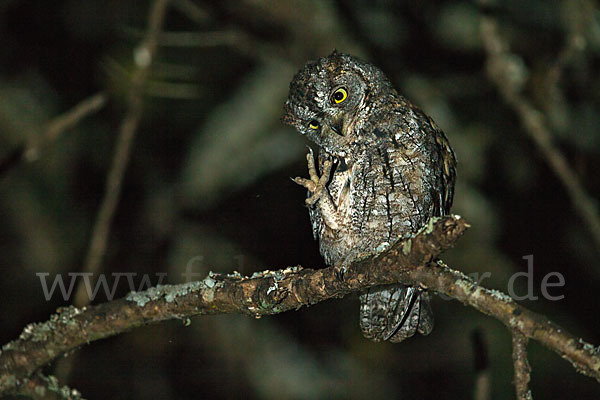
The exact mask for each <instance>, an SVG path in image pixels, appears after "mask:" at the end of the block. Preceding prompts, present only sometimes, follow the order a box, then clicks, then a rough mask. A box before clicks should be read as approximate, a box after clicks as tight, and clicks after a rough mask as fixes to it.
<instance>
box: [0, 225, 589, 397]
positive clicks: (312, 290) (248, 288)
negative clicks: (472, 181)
mask: <svg viewBox="0 0 600 400" xmlns="http://www.w3.org/2000/svg"><path fill="white" fill-rule="evenodd" d="M467 227H468V224H467V223H466V222H465V221H464V220H463V219H462V218H460V217H457V216H446V217H440V218H436V219H434V220H433V221H432V222H431V223H429V224H428V225H427V226H426V227H425V228H424V229H423V230H422V231H421V232H420V233H419V234H417V235H416V236H415V237H413V238H411V239H409V240H407V241H403V242H400V243H398V244H396V245H394V246H393V247H392V248H391V249H389V250H388V251H386V252H384V253H383V254H381V255H379V256H377V257H370V258H367V259H364V260H361V261H359V262H356V263H355V264H353V265H351V266H349V267H348V269H347V271H346V273H345V274H344V280H343V281H340V280H339V279H338V278H337V274H336V271H335V268H333V267H329V268H324V269H320V270H311V269H302V268H301V267H289V268H286V269H284V270H279V271H264V272H261V273H256V274H254V275H253V276H252V277H242V276H241V275H240V274H239V273H234V274H230V275H217V274H209V276H207V277H206V278H205V279H204V280H202V281H197V282H189V283H184V284H180V285H161V286H158V287H154V288H151V289H149V290H146V291H144V292H139V293H135V292H132V293H130V294H129V295H127V296H126V297H125V298H123V299H119V300H115V301H111V302H107V303H103V304H99V305H97V306H92V307H84V308H81V309H79V308H75V307H69V308H65V309H61V310H59V312H58V314H55V315H53V316H52V317H51V318H50V320H49V321H46V322H44V323H40V324H31V325H29V326H27V327H26V328H25V329H24V331H23V333H22V334H21V336H20V337H19V338H18V339H17V340H15V341H13V342H10V343H8V344H6V345H5V346H3V347H2V353H0V394H4V393H8V392H11V391H14V390H16V389H17V384H18V382H19V379H21V378H23V377H27V376H30V375H31V374H33V373H34V372H35V371H36V370H38V369H39V368H40V367H42V366H44V365H46V364H48V363H49V362H51V361H52V360H54V359H56V358H57V357H59V356H61V355H62V354H64V353H65V352H69V351H72V350H73V349H76V348H77V347H79V346H81V345H83V344H86V343H90V342H92V341H95V340H99V339H103V338H106V337H109V336H114V335H117V334H119V333H122V332H125V331H129V330H131V329H133V328H136V327H139V326H142V325H146V324H150V323H157V322H160V321H164V320H168V319H187V318H190V317H193V316H197V315H203V314H219V313H244V314H247V315H251V316H254V317H257V318H259V317H261V316H264V315H270V314H278V313H281V312H285V311H291V310H296V309H298V308H300V307H302V306H307V305H312V304H315V303H318V302H321V301H324V300H328V299H332V298H337V297H342V296H344V295H346V294H348V293H351V292H358V291H361V290H364V289H366V288H369V287H372V286H376V285H382V284H392V283H398V282H401V283H404V284H408V285H415V284H417V283H419V284H421V285H423V286H425V287H428V288H430V289H432V290H435V291H437V292H439V293H443V294H445V295H448V296H450V297H452V298H454V299H457V300H459V301H461V302H462V303H464V304H466V305H469V306H471V307H474V308H475V309H477V310H479V311H481V312H483V313H485V314H487V315H491V316H493V317H495V318H497V319H498V320H500V321H501V322H503V323H504V324H505V325H506V326H507V327H508V328H509V329H510V330H511V332H513V333H520V334H522V335H523V336H525V337H527V338H530V339H534V340H537V341H539V342H540V343H542V344H544V345H545V346H546V347H548V348H549V349H551V350H552V351H554V352H556V353H557V354H559V355H560V356H561V357H563V358H565V359H566V360H568V361H570V362H571V363H572V364H573V366H574V367H575V368H576V369H577V371H579V372H580V373H582V374H584V375H587V376H591V377H593V378H595V379H596V380H598V381H599V382H600V350H599V349H598V348H596V347H594V346H592V345H591V344H589V343H586V342H584V341H583V340H581V339H579V338H577V337H575V336H573V335H571V334H569V333H568V332H566V331H565V330H564V329H562V328H561V327H559V326H558V325H556V324H554V323H552V322H550V321H549V320H548V319H547V318H546V317H544V316H542V315H538V314H536V313H534V312H532V311H529V310H527V309H526V308H524V307H521V306H520V305H518V304H517V303H516V302H515V301H514V300H512V299H511V298H510V297H509V296H507V295H505V294H503V293H501V292H498V291H494V290H489V289H485V288H483V287H481V286H479V285H478V284H477V282H475V281H474V280H472V279H471V278H469V277H467V276H466V275H464V274H463V273H461V272H458V271H455V270H452V269H450V268H448V267H447V266H445V265H444V264H443V263H441V262H434V261H433V260H435V259H436V258H437V257H438V256H439V254H440V253H441V252H443V251H444V250H446V249H447V248H449V247H451V246H452V245H453V244H454V243H455V242H456V240H457V239H458V238H459V237H460V236H461V235H462V233H463V232H464V231H465V230H466V229H467Z"/></svg>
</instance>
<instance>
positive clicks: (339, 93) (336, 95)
mask: <svg viewBox="0 0 600 400" xmlns="http://www.w3.org/2000/svg"><path fill="white" fill-rule="evenodd" d="M347 97H348V92H347V91H346V89H344V88H342V87H341V88H339V89H338V90H336V91H335V92H333V95H331V99H332V100H333V102H334V103H335V104H340V103H342V102H343V101H344V100H346V98H347Z"/></svg>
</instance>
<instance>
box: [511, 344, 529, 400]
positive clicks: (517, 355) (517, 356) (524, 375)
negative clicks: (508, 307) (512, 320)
mask: <svg viewBox="0 0 600 400" xmlns="http://www.w3.org/2000/svg"><path fill="white" fill-rule="evenodd" d="M528 340H529V339H527V338H526V337H525V336H523V335H522V334H520V333H518V332H513V334H512V346H513V353H512V358H513V364H514V366H515V389H516V392H517V400H533V396H532V394H531V391H530V390H529V381H530V380H531V367H530V366H529V361H528V360H527V342H528Z"/></svg>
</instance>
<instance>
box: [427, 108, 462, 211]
mask: <svg viewBox="0 0 600 400" xmlns="http://www.w3.org/2000/svg"><path fill="white" fill-rule="evenodd" d="M427 119H428V122H429V125H430V126H431V128H432V129H433V131H434V137H435V143H436V145H437V146H438V154H439V160H438V169H439V170H440V171H441V174H440V180H441V181H440V185H439V187H438V188H437V189H436V190H437V193H434V196H433V198H434V199H436V200H435V203H436V207H435V209H434V215H435V216H441V215H446V214H449V213H450V208H451V207H452V201H453V199H454V183H455V182H456V156H455V155H454V151H453V150H452V147H450V143H449V142H448V138H447V137H446V135H445V134H444V132H442V130H441V129H440V128H439V127H438V126H437V125H436V124H435V122H434V121H433V120H432V119H431V117H429V116H427ZM436 194H437V195H436Z"/></svg>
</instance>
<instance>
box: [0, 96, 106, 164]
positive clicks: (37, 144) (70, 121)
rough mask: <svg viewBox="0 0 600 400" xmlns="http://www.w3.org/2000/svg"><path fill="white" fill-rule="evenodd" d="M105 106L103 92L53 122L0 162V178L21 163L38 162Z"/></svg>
mask: <svg viewBox="0 0 600 400" xmlns="http://www.w3.org/2000/svg"><path fill="white" fill-rule="evenodd" d="M105 104H106V95H105V94H104V93H102V92H100V93H96V94H95V95H93V96H91V97H88V98H87V99H85V100H83V101H82V102H80V103H79V104H77V105H76V106H75V107H73V108H71V109H70V110H69V111H67V112H65V113H64V114H62V115H59V116H58V117H56V118H54V119H53V120H51V121H50V122H49V123H48V125H47V126H46V128H45V129H44V131H43V132H42V134H41V135H36V136H34V137H33V138H32V139H31V140H30V141H29V142H28V143H27V144H25V145H22V146H20V147H18V148H17V149H15V150H13V151H12V152H11V153H10V154H9V155H8V156H6V157H5V158H4V159H3V160H2V161H0V176H2V175H4V174H6V173H7V172H8V171H9V170H10V169H12V168H13V167H15V166H17V165H18V164H19V163H20V162H21V161H27V162H32V161H35V160H37V159H38V158H39V157H40V154H41V153H42V151H43V150H44V148H45V147H47V146H48V145H49V144H50V143H52V142H54V141H56V140H57V139H58V138H59V137H60V136H61V135H62V134H63V133H64V132H65V131H67V130H69V129H71V128H73V127H74V126H76V125H77V124H78V123H79V122H80V121H81V120H82V119H84V118H86V117H88V116H90V115H92V114H94V113H95V112H97V111H99V110H100V109H101V108H102V107H104V105H105Z"/></svg>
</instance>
